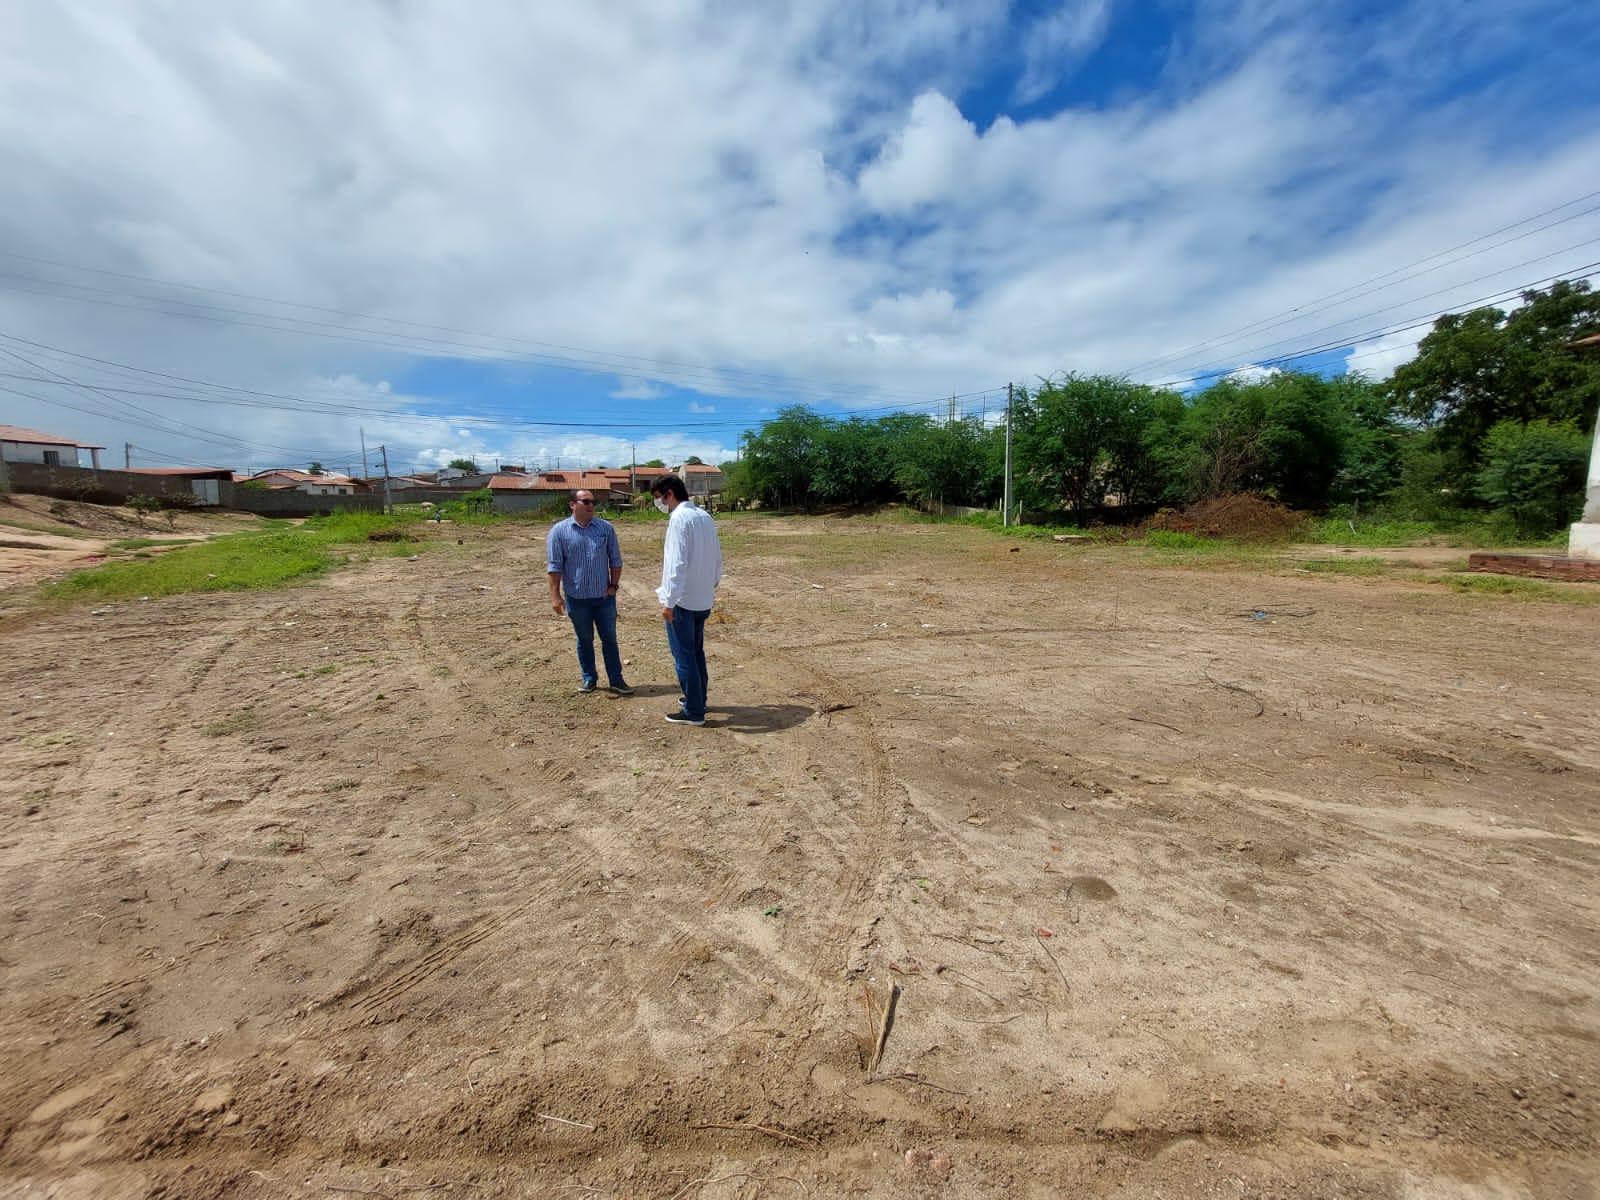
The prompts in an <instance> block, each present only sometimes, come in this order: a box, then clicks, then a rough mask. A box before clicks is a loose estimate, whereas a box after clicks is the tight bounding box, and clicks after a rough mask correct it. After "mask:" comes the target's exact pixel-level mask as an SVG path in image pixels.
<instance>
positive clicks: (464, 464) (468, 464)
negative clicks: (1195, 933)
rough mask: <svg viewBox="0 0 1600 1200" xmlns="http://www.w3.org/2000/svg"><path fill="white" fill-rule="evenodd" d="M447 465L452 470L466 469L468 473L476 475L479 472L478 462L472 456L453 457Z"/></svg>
mask: <svg viewBox="0 0 1600 1200" xmlns="http://www.w3.org/2000/svg"><path fill="white" fill-rule="evenodd" d="M434 461H435V462H437V461H438V460H437V459H435V460H434ZM447 467H448V469H449V470H452V471H465V472H466V473H467V474H468V475H476V474H477V473H478V464H477V463H476V462H474V461H473V460H472V459H470V458H452V459H451V460H450V462H449V463H448V464H447Z"/></svg>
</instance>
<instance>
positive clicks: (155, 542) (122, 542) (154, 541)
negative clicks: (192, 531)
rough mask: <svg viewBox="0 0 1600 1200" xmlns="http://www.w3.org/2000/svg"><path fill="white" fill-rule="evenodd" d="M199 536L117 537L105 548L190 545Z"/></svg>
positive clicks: (198, 539) (134, 548)
mask: <svg viewBox="0 0 1600 1200" xmlns="http://www.w3.org/2000/svg"><path fill="white" fill-rule="evenodd" d="M200 540H201V539H200V538H118V539H117V540H116V541H114V542H107V543H106V549H107V550H146V549H149V548H150V547H152V546H191V545H193V544H195V543H196V542H199V541H200Z"/></svg>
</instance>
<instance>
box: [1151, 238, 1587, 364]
mask: <svg viewBox="0 0 1600 1200" xmlns="http://www.w3.org/2000/svg"><path fill="white" fill-rule="evenodd" d="M1535 261H1537V260H1535ZM1597 270H1600V261H1596V262H1591V263H1586V264H1584V265H1583V266H1582V267H1578V268H1576V269H1574V270H1569V271H1562V272H1560V273H1559V274H1556V275H1549V276H1546V277H1545V278H1543V279H1538V280H1534V281H1533V282H1531V283H1524V284H1519V285H1518V286H1517V287H1514V288H1507V289H1504V290H1502V291H1499V292H1495V293H1492V294H1491V295H1488V296H1480V297H1479V298H1478V299H1476V300H1471V301H1468V302H1467V303H1465V304H1458V305H1451V306H1450V307H1449V308H1446V309H1440V310H1439V311H1437V312H1433V313H1429V314H1428V315H1427V316H1425V317H1422V318H1419V319H1416V320H1410V321H1408V322H1407V323H1405V324H1398V325H1392V326H1386V327H1384V328H1380V329H1373V330H1368V331H1367V332H1365V333H1360V334H1357V335H1355V336H1354V337H1351V338H1348V339H1345V340H1343V341H1330V342H1325V343H1323V344H1322V345H1318V346H1312V347H1308V348H1305V349H1301V350H1296V351H1293V352H1291V353H1288V354H1282V355H1278V356H1277V357H1274V358H1264V359H1255V360H1252V361H1250V362H1243V363H1238V364H1235V365H1234V366H1231V367H1224V368H1221V369H1218V370H1214V371H1202V372H1200V373H1198V374H1195V375H1190V376H1185V377H1183V378H1181V379H1173V380H1168V381H1166V382H1165V383H1158V384H1154V385H1152V386H1154V387H1163V388H1165V387H1177V386H1180V385H1183V384H1188V383H1195V382H1198V381H1199V380H1202V379H1217V378H1220V377H1222V376H1224V375H1231V374H1233V373H1234V372H1235V371H1240V370H1244V369H1245V368H1247V367H1271V366H1278V365H1281V364H1283V363H1286V362H1293V361H1294V360H1295V359H1300V358H1310V357H1312V356H1313V355H1317V354H1326V353H1327V352H1328V351H1330V350H1342V349H1344V348H1345V347H1347V346H1355V345H1358V344H1359V343H1361V342H1366V341H1371V340H1372V339H1374V338H1379V337H1388V336H1391V335H1393V334H1396V333H1405V332H1409V331H1410V330H1413V329H1421V328H1422V327H1423V326H1424V325H1429V324H1431V323H1432V322H1434V321H1436V320H1437V319H1438V318H1440V317H1442V316H1446V315H1448V314H1450V313H1453V312H1459V311H1461V310H1463V309H1465V310H1467V311H1471V310H1472V309H1475V308H1481V307H1483V306H1484V305H1486V304H1493V303H1496V302H1498V301H1502V300H1508V299H1511V298H1513V297H1516V296H1519V295H1521V294H1522V293H1523V292H1527V291H1533V290H1535V289H1537V288H1541V287H1547V286H1549V285H1550V284H1553V283H1557V282H1560V281H1561V280H1571V279H1574V278H1577V279H1587V278H1588V277H1589V276H1590V275H1591V274H1593V273H1594V272H1596V271H1597ZM1452 290H1453V289H1452ZM1435 294H1437V293H1435ZM1380 311H1381V310H1380Z"/></svg>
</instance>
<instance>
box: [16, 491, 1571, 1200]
mask: <svg viewBox="0 0 1600 1200" xmlns="http://www.w3.org/2000/svg"><path fill="white" fill-rule="evenodd" d="M722 529H723V533H724V544H725V547H726V550H727V556H728V564H729V572H728V579H727V582H726V584H725V586H724V588H723V592H722V598H721V607H720V609H719V612H718V615H717V617H716V618H714V621H715V623H713V624H712V625H711V626H709V627H708V633H709V640H710V655H711V672H712V685H711V686H712V713H711V720H710V722H709V723H708V725H707V726H706V727H705V728H703V729H692V728H678V727H673V726H668V725H666V724H665V723H664V722H663V719H662V718H663V715H664V713H665V712H666V711H667V710H668V709H669V708H671V707H674V706H675V699H676V687H675V685H674V684H673V683H671V682H670V680H671V675H670V667H669V659H668V656H667V653H666V648H665V644H664V639H663V637H662V634H661V630H660V627H659V622H658V621H657V620H655V619H653V613H654V610H653V608H652V599H651V594H650V592H651V587H652V584H653V581H654V580H653V576H654V574H655V570H656V567H657V563H658V561H659V560H658V553H659V536H660V526H658V525H652V526H648V527H644V528H638V529H627V530H625V531H624V549H625V552H626V554H627V557H628V567H627V570H626V574H625V579H624V586H623V601H622V604H623V612H624V621H623V631H622V637H623V643H624V652H625V654H626V656H627V657H628V658H629V660H630V667H629V670H630V672H631V680H632V682H633V683H634V684H635V685H636V686H637V688H638V695H637V696H636V697H634V698H632V699H617V698H613V697H610V696H607V695H605V694H603V693H602V694H596V695H591V696H580V695H577V694H575V691H574V688H575V685H576V682H577V670H576V665H575V661H574V658H573V654H572V649H571V644H570V643H571V638H570V632H569V628H568V626H567V625H566V623H565V622H564V621H562V620H559V619H557V618H555V617H553V616H552V615H551V613H550V612H549V609H548V603H547V598H546V589H545V584H544V580H543V573H542V572H543V557H542V532H543V531H542V529H535V528H532V527H527V526H523V527H520V528H506V527H501V528H498V529H495V530H491V531H479V530H457V529H455V528H453V527H451V526H444V527H442V528H439V529H433V530H430V531H429V536H431V537H434V538H437V539H439V540H441V541H442V542H443V543H444V544H443V545H442V546H440V547H439V548H438V549H436V550H434V551H432V552H430V553H426V554H423V555H421V556H420V557H417V558H415V559H405V558H390V559H382V560H379V561H375V562H372V563H368V564H364V565H360V566H356V567H352V568H350V569H349V570H347V571H344V572H342V573H340V574H339V575H337V576H335V577H333V578H331V579H328V580H325V581H323V582H321V583H319V584H316V585H314V586H310V587H305V588H298V589H293V590H287V591H280V592H276V593H271V594H254V595H214V596H203V597H186V598H175V599H170V600H158V601H151V602H148V603H129V604H117V605H114V606H111V608H110V609H109V611H101V612H99V614H98V615H95V613H94V612H93V611H91V610H90V609H88V608H83V609H78V610H75V611H72V612H69V613H65V614H57V615H44V616H35V617H26V618H24V617H18V616H16V615H15V614H13V615H12V616H11V617H9V618H7V620H6V621H5V622H4V624H3V626H0V640H3V646H0V682H3V695H4V699H3V700H0V704H3V705H4V710H3V711H4V714H5V715H4V720H3V722H0V868H3V869H0V922H3V926H0V927H3V931H4V936H3V939H0V984H3V987H0V1078H3V1079H4V1081H5V1084H4V1087H3V1088H0V1196H4V1197H24V1196H27V1197H33V1196H52V1197H72V1198H77V1197H106V1198H111V1197H117V1198H121V1197H129V1196H149V1197H165V1198H169V1200H190V1198H198V1197H213V1196H214V1197H223V1196H227V1197H246V1198H254V1197H280V1196H281V1197H328V1196H344V1195H365V1196H384V1197H393V1198H397V1200H398V1198H401V1197H418V1196H425V1197H433V1196H438V1197H463V1198H466V1197H473V1198H477V1197H521V1196H580V1197H581V1196H647V1197H660V1198H662V1200H665V1198H668V1197H705V1198H708V1200H710V1198H726V1197H754V1196H762V1197H785V1196H791V1195H793V1196H803V1195H804V1196H850V1195H857V1196H913V1197H917V1196H928V1197H952V1198H955V1197H1019V1196H1020V1197H1047V1196H1048V1197H1054V1196H1086V1197H1099V1196H1125V1197H1126V1196H1152V1197H1153V1196H1167V1197H1243V1196H1249V1197H1290V1196H1294V1197H1393V1198H1402V1197H1404V1198H1411V1200H1424V1198H1444V1197H1451V1198H1454V1197H1463V1198H1465V1197H1470V1198H1473V1200H1491V1198H1493V1200H1502V1198H1506V1197H1541V1198H1542V1197H1594V1196H1596V1195H1597V1194H1600V1193H1597V1191H1596V1187H1595V1184H1594V1182H1593V1181H1594V1180H1595V1179H1596V1178H1600V1152H1597V1135H1600V1120H1597V1112H1600V1107H1597V1100H1600V1090H1597V1089H1600V995H1597V994H1600V932H1597V929H1600V920H1597V916H1600V906H1597V903H1596V894H1595V887H1596V867H1597V864H1600V828H1597V822H1596V808H1597V804H1600V788H1597V787H1596V783H1595V780H1596V772H1597V769H1600V750H1597V747H1600V711H1597V709H1596V694H1595V681H1596V680H1597V679H1600V636H1597V635H1600V608H1595V607H1592V606H1591V607H1582V606H1577V605H1569V604H1559V603H1552V602H1548V601H1533V602H1529V601H1518V600H1512V599H1506V598H1500V597H1493V596H1480V595H1458V594H1455V593H1453V592H1451V591H1450V590H1448V589H1447V588H1445V587H1443V586H1442V585H1441V584H1438V583H1433V582H1429V581H1428V580H1426V579H1418V578H1416V577H1414V576H1408V577H1406V578H1393V577H1388V578H1386V577H1375V578H1354V577H1342V576H1338V575H1329V574H1316V575H1311V574H1305V573H1295V572H1294V570H1293V568H1292V565H1290V563H1289V562H1288V561H1286V563H1285V565H1284V566H1283V567H1282V568H1281V569H1273V568H1266V569H1262V568H1251V569H1249V570H1227V569H1205V570H1193V569H1179V568H1176V567H1172V566H1163V565H1161V564H1159V563H1154V562H1153V561H1152V560H1151V559H1149V558H1147V557H1144V556H1143V554H1142V552H1140V551H1137V550H1135V549H1133V548H1108V549H1095V548H1082V547H1063V546H1056V545H1052V544H1039V543H1025V544H1020V545H1019V544H1017V543H1015V542H1011V541H1007V540H1003V539H999V538H995V537H992V536H988V535H984V534H981V533H978V532H975V531H970V530H965V529H946V528H931V527H917V526H910V525H895V524H877V523H874V522H871V521H867V520H853V521H851V520H826V521H823V520H810V521H787V520H776V519H761V518H756V517H742V518H725V519H723V521H722ZM1567 586H1572V587H1581V586H1583V585H1567ZM891 996H893V998H894V1004H893V1011H892V1020H886V1019H885V1017H886V1014H885V1010H886V1006H887V1005H888V1004H889V1002H890V997H891Z"/></svg>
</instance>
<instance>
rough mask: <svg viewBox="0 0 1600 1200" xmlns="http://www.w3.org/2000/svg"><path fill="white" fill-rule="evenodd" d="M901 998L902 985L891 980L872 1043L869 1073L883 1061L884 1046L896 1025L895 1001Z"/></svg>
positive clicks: (875, 1069)
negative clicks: (891, 1029) (876, 1032)
mask: <svg viewBox="0 0 1600 1200" xmlns="http://www.w3.org/2000/svg"><path fill="white" fill-rule="evenodd" d="M899 999H900V985H899V984H898V983H895V982H894V981H893V980H890V981H889V997H888V999H887V1000H885V1001H884V1002H883V1017H882V1019H881V1020H880V1021H879V1022H878V1037H877V1040H876V1041H874V1042H873V1045H872V1061H871V1062H869V1063H868V1064H867V1072H868V1074H871V1073H873V1072H875V1071H877V1069H878V1064H879V1063H881V1062H882V1061H883V1048H884V1046H885V1045H886V1044H887V1043H888V1041H889V1030H890V1028H891V1027H892V1026H893V1025H894V1006H895V1001H897V1000H899Z"/></svg>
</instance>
